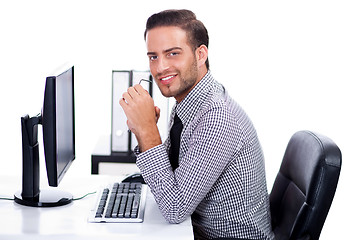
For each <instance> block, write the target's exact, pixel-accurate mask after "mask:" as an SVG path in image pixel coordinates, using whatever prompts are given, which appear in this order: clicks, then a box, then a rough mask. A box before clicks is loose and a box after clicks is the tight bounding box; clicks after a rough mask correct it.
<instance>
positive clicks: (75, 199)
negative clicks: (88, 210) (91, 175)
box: [73, 191, 96, 201]
mask: <svg viewBox="0 0 360 240" xmlns="http://www.w3.org/2000/svg"><path fill="white" fill-rule="evenodd" d="M95 193H96V191H95V192H91V193H87V194H85V195H84V196H82V197H79V198H74V199H73V201H77V200H81V199H83V198H85V197H87V196H89V195H91V194H95Z"/></svg>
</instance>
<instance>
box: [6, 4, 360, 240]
mask: <svg viewBox="0 0 360 240" xmlns="http://www.w3.org/2000/svg"><path fill="white" fill-rule="evenodd" d="M214 2H215V1H214ZM167 8H189V9H191V10H193V11H194V12H195V13H196V14H197V16H198V18H199V19H200V20H202V21H203V22H204V23H205V25H206V26H207V28H208V31H209V35H210V46H209V50H210V57H209V59H210V65H211V69H212V72H213V74H214V76H215V77H216V79H217V80H219V81H220V82H222V83H223V84H224V85H225V86H226V87H227V89H228V90H229V92H230V93H231V94H232V96H233V97H234V98H235V99H236V100H237V101H238V102H239V103H240V104H241V105H242V106H243V107H244V109H245V110H246V111H247V112H248V114H249V115H250V117H251V118H252V120H253V122H254V124H255V126H256V128H257V130H258V134H259V137H260V140H261V142H262V145H263V149H264V153H265V156H266V169H267V177H268V185H269V189H270V188H271V185H272V183H273V180H274V178H275V175H276V173H277V170H278V167H279V165H280V161H281V158H282V155H283V153H284V150H285V147H286V144H287V142H288V140H289V138H290V137H291V135H292V134H293V133H294V132H295V131H297V130H303V129H309V130H313V131H317V132H320V133H323V134H325V135H328V136H329V137H331V138H332V139H333V140H334V141H335V142H336V143H337V144H338V145H339V146H340V148H341V150H342V153H343V168H342V172H341V177H340V182H339V186H338V190H337V193H336V196H335V199H334V202H333V205H332V208H331V211H330V213H329V216H328V219H327V221H326V224H325V226H324V230H323V234H322V239H346V238H347V237H351V236H353V235H355V234H356V231H355V229H356V227H357V226H356V224H355V222H356V221H355V220H354V218H355V217H356V216H358V215H359V214H360V211H359V207H358V204H357V198H356V197H355V196H358V194H357V193H358V192H359V190H358V189H359V187H358V184H357V183H359V181H358V178H357V170H358V169H359V161H358V154H357V151H356V150H357V149H358V148H359V144H360V142H359V140H358V139H359V134H360V127H359V125H360V114H359V110H360V109H359V103H360V94H359V87H358V86H357V85H355V84H356V80H359V78H360V73H359V64H360V57H359V56H360V47H359V46H360V44H359V43H360V31H359V29H360V28H359V27H360V14H359V12H360V4H359V3H358V2H357V1H346V0H345V1H296V2H295V1H271V2H270V1H221V2H219V1H216V3H211V2H210V1H208V0H206V1H177V3H172V2H171V1H146V0H143V1H70V0H67V1H64V0H62V1H36V0H33V1H25V0H23V1H6V3H5V1H2V2H1V3H0V31H1V37H0V81H1V87H0V108H1V118H0V119H1V120H0V136H1V139H0V151H1V157H0V161H1V162H0V163H1V168H0V174H1V175H19V177H20V175H21V131H20V117H21V116H22V115H24V114H30V115H32V116H33V115H35V114H37V113H39V112H40V111H41V107H42V101H43V91H44V83H45V78H46V76H47V75H48V74H49V73H50V72H51V71H52V70H53V69H55V68H56V67H57V66H59V65H61V64H62V63H64V62H66V61H70V62H72V63H74V64H75V74H76V76H75V77H76V83H75V87H76V90H75V91H76V144H77V149H76V151H77V159H76V162H74V165H73V166H72V168H71V170H70V172H71V173H72V174H89V173H90V156H91V152H92V149H93V147H94V145H95V144H96V141H97V139H98V137H99V136H101V135H106V134H110V123H111V122H110V121H111V119H110V104H111V99H110V98H111V70H113V69H119V70H121V69H138V70H143V69H147V68H148V65H147V57H146V54H145V51H146V49H145V44H144V41H143V31H144V27H145V22H146V19H147V17H149V16H150V15H151V14H152V13H154V12H158V11H160V10H163V9H167ZM30 91H31V93H30ZM40 140H41V138H40ZM42 162H43V161H42ZM42 164H43V163H42ZM2 184H5V183H0V186H1V185H2ZM0 189H1V187H0ZM14 191H15V190H14ZM0 194H2V193H1V190H0ZM351 216H354V217H353V218H351Z"/></svg>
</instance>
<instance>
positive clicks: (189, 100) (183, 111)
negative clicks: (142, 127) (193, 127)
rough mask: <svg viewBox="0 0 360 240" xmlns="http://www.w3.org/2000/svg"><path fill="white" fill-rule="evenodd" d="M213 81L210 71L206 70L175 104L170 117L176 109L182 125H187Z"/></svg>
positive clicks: (204, 98)
mask: <svg viewBox="0 0 360 240" xmlns="http://www.w3.org/2000/svg"><path fill="white" fill-rule="evenodd" d="M213 82H214V78H213V76H212V74H211V72H210V71H208V72H207V73H206V74H205V76H204V77H203V78H202V79H201V80H200V81H199V82H198V83H197V84H196V86H195V87H194V88H193V89H192V90H191V91H190V92H189V93H188V94H187V95H186V97H185V98H184V99H183V100H182V101H181V102H180V103H176V104H175V106H174V109H173V113H172V118H173V116H174V115H175V111H176V113H177V115H178V116H179V118H180V120H181V122H182V123H183V124H184V126H185V125H187V123H188V122H189V121H190V120H191V119H192V118H193V117H194V116H195V114H196V113H197V112H198V110H199V108H200V106H201V105H202V103H203V102H204V101H205V100H206V96H207V95H208V93H209V90H210V88H211V86H212V85H213V84H212V83H213Z"/></svg>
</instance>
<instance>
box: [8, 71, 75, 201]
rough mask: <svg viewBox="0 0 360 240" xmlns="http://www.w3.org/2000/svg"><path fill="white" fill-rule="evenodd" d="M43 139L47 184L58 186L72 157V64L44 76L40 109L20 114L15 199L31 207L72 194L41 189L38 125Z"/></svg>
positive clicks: (65, 197) (73, 144)
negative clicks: (20, 169) (18, 185)
mask: <svg viewBox="0 0 360 240" xmlns="http://www.w3.org/2000/svg"><path fill="white" fill-rule="evenodd" d="M39 124H42V126H43V142H44V153H45V163H46V171H47V178H48V182H49V186H52V187H57V186H58V184H59V183H60V181H61V179H62V178H63V177H64V175H65V173H66V171H67V170H68V169H69V167H70V166H71V163H72V162H73V160H74V159H75V109H74V66H72V67H70V68H66V69H65V70H64V71H60V72H59V73H58V74H56V75H54V76H50V77H47V78H46V84H45V93H44V103H43V108H42V113H41V114H39V115H37V116H34V117H32V118H30V117H29V115H25V116H23V117H22V118H21V128H22V145H23V176H22V177H23V179H22V191H20V192H18V193H16V194H15V202H17V203H19V204H22V205H26V206H34V207H53V206H61V205H65V204H68V203H70V202H71V201H72V199H73V197H72V195H71V194H70V193H67V192H63V191H59V190H57V189H54V188H53V189H43V190H40V187H39V186H40V184H39V182H40V174H39V170H40V168H39V143H38V125H39Z"/></svg>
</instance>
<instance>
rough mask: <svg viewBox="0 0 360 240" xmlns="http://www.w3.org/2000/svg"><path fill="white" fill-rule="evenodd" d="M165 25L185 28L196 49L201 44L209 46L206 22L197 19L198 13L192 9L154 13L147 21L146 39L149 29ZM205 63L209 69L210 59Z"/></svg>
mask: <svg viewBox="0 0 360 240" xmlns="http://www.w3.org/2000/svg"><path fill="white" fill-rule="evenodd" d="M165 26H175V27H179V28H181V29H183V30H184V31H185V32H186V34H187V36H188V40H189V44H190V46H192V48H193V50H194V51H195V50H196V49H197V48H198V47H200V46H201V45H205V46H206V47H207V48H208V47H209V35H208V32H207V30H206V28H205V26H204V24H203V23H202V22H201V21H199V20H198V19H196V15H195V14H194V13H193V12H192V11H190V10H186V9H182V10H165V11H162V12H159V13H155V14H153V15H152V16H151V17H149V19H148V20H147V22H146V29H145V33H144V39H145V40H146V34H147V32H148V31H149V30H151V29H153V28H156V27H165ZM205 64H206V67H207V69H209V59H207V60H206V62H205Z"/></svg>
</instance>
